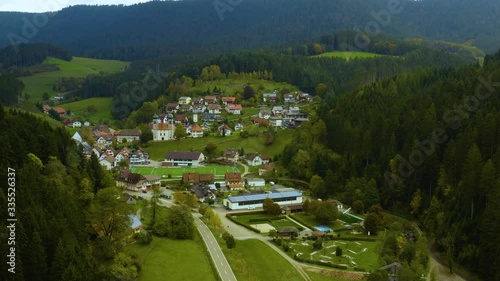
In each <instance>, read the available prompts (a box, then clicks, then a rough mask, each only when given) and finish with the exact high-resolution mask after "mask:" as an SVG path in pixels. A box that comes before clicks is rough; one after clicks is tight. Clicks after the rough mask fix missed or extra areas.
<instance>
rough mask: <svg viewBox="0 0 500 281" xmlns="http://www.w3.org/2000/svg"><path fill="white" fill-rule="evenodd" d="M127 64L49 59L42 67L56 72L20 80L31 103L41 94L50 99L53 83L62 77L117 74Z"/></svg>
mask: <svg viewBox="0 0 500 281" xmlns="http://www.w3.org/2000/svg"><path fill="white" fill-rule="evenodd" d="M128 64H129V63H128V62H121V61H115V60H97V59H89V58H79V57H73V59H72V60H71V61H69V62H68V61H64V60H61V59H57V58H53V57H49V58H47V59H46V60H45V61H44V62H43V64H42V66H44V65H45V66H48V65H52V66H56V67H57V68H58V70H56V71H48V72H41V73H37V74H35V75H32V76H25V77H21V78H20V80H21V81H22V82H23V83H24V85H25V89H24V93H27V94H28V95H29V97H30V100H32V101H39V100H41V99H42V96H43V93H48V94H49V96H50V97H53V96H54V95H55V94H56V91H54V89H53V85H54V83H55V82H56V81H57V80H58V79H61V78H63V77H74V78H85V77H86V76H88V75H93V74H100V73H112V72H119V71H122V69H123V68H124V67H126V66H128Z"/></svg>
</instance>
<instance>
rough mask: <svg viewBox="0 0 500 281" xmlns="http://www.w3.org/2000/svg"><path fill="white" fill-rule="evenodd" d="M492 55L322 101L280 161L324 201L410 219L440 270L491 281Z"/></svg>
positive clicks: (496, 146) (495, 154) (499, 190)
mask: <svg viewBox="0 0 500 281" xmlns="http://www.w3.org/2000/svg"><path fill="white" fill-rule="evenodd" d="M499 81H500V52H499V53H497V54H496V55H495V56H488V57H487V58H486V59H485V64H484V67H479V66H466V67H463V68H460V69H458V70H455V69H452V68H448V69H441V70H436V69H430V70H418V71H416V72H414V73H408V74H403V75H399V76H396V77H394V78H391V79H388V80H383V81H379V82H376V83H375V84H374V85H373V86H367V87H364V88H362V89H360V90H358V91H356V92H354V93H352V94H346V95H343V96H337V97H332V96H329V97H327V98H326V99H325V100H324V102H323V103H322V104H321V106H320V107H319V109H318V111H317V115H314V114H313V115H312V116H311V118H310V119H311V122H309V123H308V124H304V126H303V127H302V128H301V129H300V130H299V131H298V132H297V134H296V136H295V138H294V140H293V141H292V143H291V144H290V145H288V146H287V147H286V148H285V150H284V151H283V153H282V155H281V163H282V165H284V166H285V167H286V168H287V170H288V172H289V173H290V174H291V175H294V176H296V177H298V178H301V179H304V180H310V181H311V189H312V192H313V194H314V195H315V196H318V197H322V198H325V197H327V196H329V195H333V196H334V197H337V198H339V199H340V200H341V201H343V202H345V203H347V204H351V203H353V202H354V201H356V200H361V201H362V202H363V203H364V207H365V210H367V209H369V208H370V207H371V206H372V205H375V204H378V203H380V204H382V206H383V207H384V208H389V209H391V210H395V211H399V212H404V213H407V214H410V213H411V214H412V215H413V216H414V217H415V218H417V219H419V220H420V221H421V223H422V224H423V225H424V226H425V228H426V229H427V231H428V232H429V233H431V236H432V237H433V238H434V241H435V242H436V244H437V245H438V247H439V248H440V249H441V250H443V251H444V252H446V253H447V257H448V260H449V262H450V263H452V264H453V262H458V263H460V264H462V265H464V266H466V267H467V268H468V269H470V270H472V271H473V272H475V273H477V274H478V275H480V276H481V277H483V278H484V280H500V279H499V278H500V271H499V270H498V269H499V268H500V258H499V257H498V255H497V254H496V253H498V252H500V248H499V245H500V241H499V240H498V237H499V236H498V235H497V234H498V232H499V231H500V229H498V223H497V220H498V216H499V215H500V211H499V210H500V203H499V202H500V197H499V196H500V178H499V175H500V173H499V172H498V171H500V113H499V112H498V108H500V82H499Z"/></svg>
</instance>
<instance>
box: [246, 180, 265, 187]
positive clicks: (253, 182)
mask: <svg viewBox="0 0 500 281" xmlns="http://www.w3.org/2000/svg"><path fill="white" fill-rule="evenodd" d="M247 185H248V186H249V187H264V186H266V181H265V180H264V179H261V178H251V179H247Z"/></svg>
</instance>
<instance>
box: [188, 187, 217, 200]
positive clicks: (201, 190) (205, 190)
mask: <svg viewBox="0 0 500 281" xmlns="http://www.w3.org/2000/svg"><path fill="white" fill-rule="evenodd" d="M191 192H193V193H194V194H195V195H196V197H198V198H205V197H208V196H210V194H212V191H211V190H210V187H208V186H206V185H201V184H196V185H193V187H192V188H191Z"/></svg>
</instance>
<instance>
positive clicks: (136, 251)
mask: <svg viewBox="0 0 500 281" xmlns="http://www.w3.org/2000/svg"><path fill="white" fill-rule="evenodd" d="M197 239H199V238H198V237H195V240H171V239H167V238H158V237H153V241H152V242H151V244H150V245H139V244H137V243H134V244H132V245H128V246H126V247H125V251H126V252H127V253H129V254H133V255H135V256H137V258H138V259H139V261H140V262H141V265H142V270H141V272H140V273H139V279H138V280H140V281H157V280H200V281H215V280H216V279H215V276H214V272H213V271H212V268H211V267H210V261H209V260H208V257H207V256H206V255H205V254H204V253H203V251H205V249H204V248H203V247H202V246H201V245H200V243H199V242H200V241H197ZM193 266H195V268H196V270H193Z"/></svg>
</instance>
